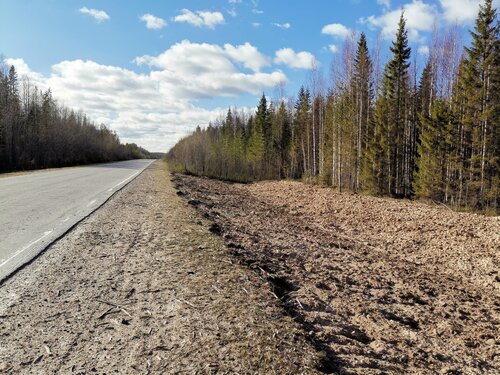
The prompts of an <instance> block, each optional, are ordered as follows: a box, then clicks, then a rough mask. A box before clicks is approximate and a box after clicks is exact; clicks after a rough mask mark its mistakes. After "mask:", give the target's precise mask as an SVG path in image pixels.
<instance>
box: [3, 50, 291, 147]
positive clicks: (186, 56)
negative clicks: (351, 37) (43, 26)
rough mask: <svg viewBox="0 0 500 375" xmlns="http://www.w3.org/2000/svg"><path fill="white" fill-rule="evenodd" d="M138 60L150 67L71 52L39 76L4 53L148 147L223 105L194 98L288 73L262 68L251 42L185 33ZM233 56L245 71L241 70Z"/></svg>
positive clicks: (263, 83)
mask: <svg viewBox="0 0 500 375" xmlns="http://www.w3.org/2000/svg"><path fill="white" fill-rule="evenodd" d="M208 61H209V62H210V63H207V62H208ZM136 62H137V63H142V64H148V65H149V67H150V69H149V72H147V73H141V74H139V73H136V72H134V71H132V70H129V69H125V68H121V67H117V66H108V65H101V64H98V63H96V62H93V61H83V60H73V61H62V62H60V63H58V64H55V65H53V66H52V71H51V74H50V75H47V76H44V75H41V74H39V73H36V72H33V71H32V70H31V69H30V68H29V66H28V65H27V64H26V63H25V62H24V60H22V59H6V63H8V64H14V65H15V66H16V68H17V70H18V71H19V75H20V76H22V75H28V76H29V77H30V79H31V80H32V81H33V83H35V84H36V85H38V86H39V87H41V88H44V89H46V88H49V87H50V88H51V89H52V92H53V95H54V97H55V98H56V99H58V100H59V102H60V103H62V104H64V105H66V106H68V107H70V108H73V109H76V110H79V109H81V110H82V111H83V112H85V113H86V114H88V115H89V116H90V117H91V118H92V119H93V120H95V121H96V122H103V123H105V124H106V125H109V126H110V128H111V129H113V130H116V131H117V133H118V135H119V136H120V139H121V140H122V141H124V142H135V143H137V144H139V145H142V146H144V147H146V148H147V149H149V150H151V151H166V150H167V149H168V148H169V147H172V146H173V145H174V144H175V143H176V142H177V140H179V138H181V137H183V136H185V135H186V134H188V133H189V132H190V131H192V130H193V129H194V128H195V127H196V126H198V125H202V126H203V125H207V124H208V122H209V121H213V120H215V119H216V118H217V117H218V116H219V115H220V114H221V112H223V111H225V109H221V108H200V107H198V106H196V105H195V102H196V100H197V99H199V98H215V97H220V96H238V95H242V94H247V93H249V94H252V95H258V94H260V93H262V91H263V90H266V89H269V88H272V87H274V86H276V85H278V84H280V83H282V82H286V80H287V77H286V75H285V74H284V73H283V72H281V71H280V70H273V71H272V72H269V73H264V72H260V71H259V69H261V68H263V67H265V66H268V65H269V64H270V62H269V59H268V58H267V57H265V56H264V55H262V54H261V53H260V52H259V51H258V50H257V49H256V48H255V47H254V46H252V45H251V44H249V43H245V44H242V45H237V46H233V45H230V44H226V45H224V46H219V45H216V44H206V43H203V44H197V43H191V42H189V41H183V42H180V43H177V44H175V45H172V46H171V47H170V48H169V49H167V50H166V51H165V52H163V53H162V54H160V55H158V56H142V57H138V58H136ZM239 64H241V65H242V66H243V67H245V68H247V69H250V70H251V72H250V73H246V72H244V71H242V70H241V69H240V68H239Z"/></svg>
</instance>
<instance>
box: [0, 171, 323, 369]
mask: <svg viewBox="0 0 500 375" xmlns="http://www.w3.org/2000/svg"><path fill="white" fill-rule="evenodd" d="M210 225H212V223H211V222H210V221H208V220H207V219H205V218H203V217H201V216H200V215H199V214H198V213H197V212H196V211H195V210H194V209H193V208H192V207H191V206H190V205H188V204H187V203H186V202H185V201H183V200H182V199H181V198H180V197H178V196H177V195H176V191H175V189H174V187H173V185H172V183H171V181H170V176H169V174H168V171H167V169H166V166H165V165H164V163H163V162H155V163H153V164H152V165H151V166H150V167H149V168H148V169H146V170H145V171H144V172H143V173H142V174H141V175H140V176H138V177H137V178H136V179H135V180H134V181H132V182H131V183H130V184H129V185H127V186H126V187H125V188H124V189H123V190H121V191H120V192H118V193H117V194H116V195H115V196H114V197H113V198H112V199H111V200H110V201H108V202H107V203H106V204H105V205H104V206H103V207H101V208H100V209H99V210H98V211H96V212H95V213H94V214H92V215H91V216H90V217H89V218H87V219H86V220H84V221H83V222H82V223H80V224H79V225H78V226H77V227H76V228H74V229H73V230H72V231H71V232H70V233H68V234H67V235H66V236H64V237H63V238H62V239H60V240H59V241H57V242H56V243H55V244H53V245H52V246H51V247H50V248H49V249H48V250H47V251H46V252H45V253H44V254H42V255H41V256H40V257H39V258H37V259H36V260H35V261H34V262H33V263H32V264H30V265H29V266H27V267H25V268H24V269H22V270H21V271H19V272H18V273H17V274H16V275H15V276H13V277H12V278H10V279H9V280H7V281H6V282H5V283H4V284H3V285H1V287H0V372H1V373H12V374H19V373H21V374H23V373H26V374H28V373H29V374H33V373H39V374H47V373H75V374H77V373H80V374H81V373H89V372H90V373H91V372H96V373H108V374H109V373H120V374H123V373H130V374H133V373H138V374H147V373H207V374H210V373H240V374H244V373H252V374H254V373H262V374H273V373H280V374H289V373H305V374H309V373H310V374H315V373H318V372H319V371H318V370H317V368H320V369H321V366H322V365H323V362H321V360H322V358H321V355H320V354H318V351H316V350H315V348H314V347H313V345H312V344H311V343H310V341H308V340H307V338H306V337H305V334H304V331H303V329H302V327H301V325H300V324H298V323H297V322H296V321H294V320H293V318H292V317H291V316H290V315H287V314H285V313H284V310H283V308H282V306H281V302H280V300H279V299H278V298H277V296H276V295H275V293H274V292H273V290H271V289H270V287H269V285H268V284H267V283H266V281H265V280H264V279H263V278H262V277H260V276H259V274H257V273H255V272H253V271H251V270H250V269H248V268H247V267H246V266H244V265H241V264H239V263H238V261H237V260H236V259H235V257H234V255H233V254H231V253H230V252H229V251H228V248H226V247H225V246H224V243H223V240H222V239H221V238H220V237H218V236H216V235H215V234H213V233H211V232H210V231H209V228H210ZM210 229H211V230H212V232H214V231H215V232H217V228H216V227H213V226H212V227H211V228H210ZM323 359H324V358H323Z"/></svg>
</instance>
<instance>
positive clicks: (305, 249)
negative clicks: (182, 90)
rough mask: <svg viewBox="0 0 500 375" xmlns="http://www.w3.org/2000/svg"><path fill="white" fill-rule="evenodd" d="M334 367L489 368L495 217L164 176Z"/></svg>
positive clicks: (497, 348) (499, 340)
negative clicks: (271, 289) (268, 284)
mask: <svg viewBox="0 0 500 375" xmlns="http://www.w3.org/2000/svg"><path fill="white" fill-rule="evenodd" d="M175 182H176V184H177V188H178V190H179V192H178V194H179V195H181V196H183V197H184V198H185V199H186V200H187V201H188V203H189V204H191V205H192V206H194V207H196V208H197V209H198V210H199V212H200V213H201V214H202V215H204V217H205V218H207V219H208V220H211V221H212V222H213V226H212V230H213V231H214V232H217V233H220V234H221V235H222V236H223V238H224V240H225V242H226V244H227V246H228V247H229V248H230V249H232V253H233V254H234V255H235V257H237V258H238V259H240V262H241V263H242V264H246V265H247V266H249V267H250V268H251V269H254V270H255V271H256V273H257V274H260V275H261V276H263V277H266V278H267V279H268V280H269V281H270V282H271V283H272V285H273V287H274V291H275V293H276V294H277V295H278V296H279V297H280V299H281V301H282V305H283V307H284V308H285V309H286V311H287V312H288V314H289V315H290V316H292V317H293V318H294V319H295V320H296V321H298V322H299V323H301V324H302V326H303V328H304V331H305V332H306V333H307V335H308V337H309V339H310V340H311V342H313V343H315V345H316V347H318V348H319V349H322V350H323V351H324V352H325V353H327V362H328V366H326V367H325V369H326V370H330V371H331V372H337V373H342V374H499V373H500V337H499V335H498V332H499V326H500V325H499V323H500V320H499V318H500V316H499V311H500V309H499V307H500V299H499V296H500V294H499V286H500V275H499V270H500V261H499V256H500V251H499V250H500V218H499V217H483V216H480V215H476V214H465V213H456V212H452V211H450V210H449V209H447V208H445V207H442V206H435V207H432V206H429V205H426V204H423V203H418V202H409V201H402V200H392V199H379V198H373V197H366V196H360V195H353V194H340V193H335V192H334V191H333V190H331V189H328V188H321V187H317V186H310V185H305V184H302V183H299V182H261V183H255V184H248V185H242V184H232V183H225V182H220V181H215V180H210V179H205V178H197V177H192V176H183V175H175Z"/></svg>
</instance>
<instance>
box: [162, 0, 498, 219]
mask: <svg viewBox="0 0 500 375" xmlns="http://www.w3.org/2000/svg"><path fill="white" fill-rule="evenodd" d="M470 35H471V43H470V45H469V46H467V47H465V48H464V47H463V46H462V44H461V42H460V37H459V33H458V31H457V29H456V28H454V27H450V28H449V29H447V30H440V31H437V30H436V31H435V32H434V36H433V43H432V46H431V48H430V53H429V57H428V59H427V61H426V63H425V66H424V67H422V68H421V69H419V68H418V67H417V66H416V65H417V64H416V60H415V58H414V54H413V53H412V51H411V48H410V47H409V43H408V37H407V30H406V21H405V18H404V14H402V15H401V19H400V21H399V27H398V31H397V34H396V35H395V38H394V40H393V42H392V44H391V47H390V57H389V60H388V62H387V63H386V64H385V67H383V69H382V68H381V67H380V50H379V49H377V48H375V49H374V50H372V51H370V50H369V48H368V45H367V40H366V37H365V35H364V34H363V33H362V34H361V35H360V36H359V38H356V37H355V36H353V37H352V38H348V39H347V40H346V42H345V44H344V46H343V50H342V52H341V56H340V57H339V58H338V59H337V60H336V61H335V63H334V64H332V74H331V75H332V82H331V83H330V84H328V85H327V84H325V79H324V78H323V77H322V74H321V73H319V72H318V71H317V70H316V69H312V71H311V77H310V79H309V82H308V84H307V85H305V86H303V87H302V88H301V89H300V91H299V93H298V95H297V98H296V100H285V99H283V97H281V96H279V95H278V99H276V100H273V101H271V102H270V103H268V100H267V99H266V97H265V95H263V96H262V98H261V100H260V102H259V104H258V107H257V110H256V112H255V114H252V115H248V114H247V113H246V112H244V111H238V110H236V109H229V110H228V112H227V116H226V117H225V118H224V119H221V120H219V121H217V122H215V123H213V124H210V125H209V126H208V127H207V128H206V129H201V128H199V127H198V128H197V129H196V131H195V132H194V133H193V134H191V135H190V136H188V137H186V138H184V139H182V140H181V141H179V142H178V143H177V145H176V146H175V147H173V148H172V149H171V150H170V152H169V153H168V155H167V157H168V159H169V160H170V162H171V164H172V165H174V166H176V168H179V169H181V170H183V171H185V172H187V173H193V174H198V175H205V176H210V177H216V178H222V179H228V180H235V181H254V180H263V179H303V180H305V181H308V182H314V183H321V184H325V185H329V186H332V187H334V188H336V189H338V190H339V191H351V192H362V193H368V194H373V195H377V196H392V197H398V198H414V197H416V198H424V199H428V200H432V201H435V202H441V203H444V204H446V205H450V206H453V207H456V208H468V209H481V210H494V211H496V212H498V210H499V207H500V175H499V172H500V126H499V125H500V124H499V123H500V98H499V95H500V82H499V79H500V77H499V72H500V70H499V69H500V53H499V52H500V51H499V48H500V44H499V38H498V37H499V23H498V18H497V14H496V9H495V8H494V7H493V5H492V0H485V1H484V4H483V5H482V6H481V7H480V11H479V14H478V16H477V19H476V22H475V26H474V28H473V30H472V31H471V32H470ZM356 39H357V40H356Z"/></svg>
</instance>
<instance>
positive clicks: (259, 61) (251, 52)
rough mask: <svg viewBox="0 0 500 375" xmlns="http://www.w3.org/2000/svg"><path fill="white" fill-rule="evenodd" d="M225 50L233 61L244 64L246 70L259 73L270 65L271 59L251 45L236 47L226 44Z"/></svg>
mask: <svg viewBox="0 0 500 375" xmlns="http://www.w3.org/2000/svg"><path fill="white" fill-rule="evenodd" d="M224 50H225V51H226V53H227V55H228V56H229V57H230V58H231V59H232V60H233V61H237V62H240V63H242V64H243V66H244V67H245V68H248V69H251V70H253V71H254V72H258V71H260V69H261V68H262V67H264V66H269V65H270V62H269V58H267V57H266V56H264V55H263V54H262V53H260V52H259V50H258V49H257V48H255V47H254V46H252V45H251V44H250V43H245V44H242V45H239V46H236V47H235V46H233V45H231V44H225V45H224Z"/></svg>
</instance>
